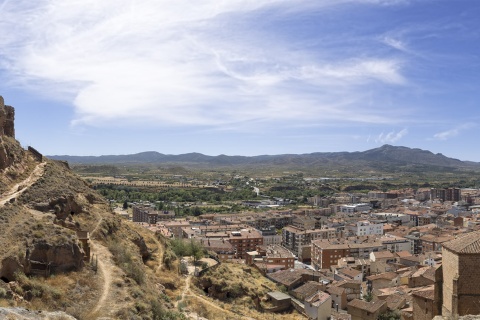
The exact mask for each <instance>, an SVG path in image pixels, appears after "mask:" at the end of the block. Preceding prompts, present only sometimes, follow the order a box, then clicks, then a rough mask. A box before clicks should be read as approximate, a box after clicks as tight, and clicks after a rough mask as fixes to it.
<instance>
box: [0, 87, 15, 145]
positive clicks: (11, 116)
mask: <svg viewBox="0 0 480 320" xmlns="http://www.w3.org/2000/svg"><path fill="white" fill-rule="evenodd" d="M3 135H5V136H8V137H12V138H15V109H14V108H13V107H11V106H6V105H5V102H4V100H3V97H2V96H0V136H3Z"/></svg>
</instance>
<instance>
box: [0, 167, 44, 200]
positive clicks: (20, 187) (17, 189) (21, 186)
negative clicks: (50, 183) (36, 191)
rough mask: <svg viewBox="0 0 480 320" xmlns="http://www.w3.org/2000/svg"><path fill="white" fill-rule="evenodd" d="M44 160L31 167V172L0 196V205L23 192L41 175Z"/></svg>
mask: <svg viewBox="0 0 480 320" xmlns="http://www.w3.org/2000/svg"><path fill="white" fill-rule="evenodd" d="M46 164H47V163H46V162H41V163H39V164H37V166H36V167H35V168H34V169H33V171H32V173H30V175H29V176H28V177H27V178H26V179H24V180H23V181H20V182H18V183H16V184H15V185H14V186H13V187H11V188H10V190H9V191H8V192H7V193H5V194H2V195H1V196H0V206H3V205H5V203H7V202H8V201H10V200H11V199H13V198H16V197H18V196H19V195H21V194H22V193H24V192H25V191H26V190H27V189H28V188H29V187H31V186H32V185H33V184H34V183H35V182H37V180H38V179H40V177H41V176H42V175H43V173H44V172H45V165H46Z"/></svg>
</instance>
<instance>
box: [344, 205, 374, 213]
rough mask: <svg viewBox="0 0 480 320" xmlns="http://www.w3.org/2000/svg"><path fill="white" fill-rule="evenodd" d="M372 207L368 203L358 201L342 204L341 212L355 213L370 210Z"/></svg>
mask: <svg viewBox="0 0 480 320" xmlns="http://www.w3.org/2000/svg"><path fill="white" fill-rule="evenodd" d="M370 209H371V207H370V205H369V204H368V203H357V204H348V205H343V206H340V212H342V213H355V212H365V211H370Z"/></svg>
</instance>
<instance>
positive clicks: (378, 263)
mask: <svg viewBox="0 0 480 320" xmlns="http://www.w3.org/2000/svg"><path fill="white" fill-rule="evenodd" d="M396 262H397V259H396V258H395V256H394V254H393V253H391V252H390V251H378V252H372V253H370V272H371V273H372V274H377V273H384V272H389V271H393V270H394V269H395V267H394V264H395V263H396Z"/></svg>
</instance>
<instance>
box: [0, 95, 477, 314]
mask: <svg viewBox="0 0 480 320" xmlns="http://www.w3.org/2000/svg"><path fill="white" fill-rule="evenodd" d="M0 120H1V121H0V128H1V129H2V130H1V143H2V147H3V148H1V149H0V160H1V161H0V166H1V169H2V175H1V176H0V178H1V182H2V184H1V190H2V191H1V192H2V195H1V198H0V231H1V232H0V237H1V241H2V244H3V246H2V248H0V261H1V264H0V279H1V281H0V315H1V317H3V318H7V319H95V318H102V319H105V318H110V319H270V318H272V319H318V320H327V319H353V320H357V319H358V320H360V319H414V320H417V319H455V318H458V317H459V316H470V315H476V314H479V313H480V304H479V303H478V302H479V300H478V299H479V298H478V297H479V296H480V292H479V290H480V286H479V283H478V279H480V274H479V273H480V271H479V270H480V269H479V268H478V262H479V261H480V229H479V225H480V219H479V213H480V189H478V188H476V187H475V185H476V184H477V182H478V181H477V178H476V174H475V172H476V171H475V170H477V169H476V167H475V166H473V167H472V164H468V166H467V168H465V167H459V168H458V177H457V178H453V179H452V178H451V175H450V174H449V173H447V175H446V177H442V175H441V174H440V175H439V174H438V173H435V174H434V175H433V176H434V179H432V183H433V184H435V185H437V186H432V185H430V183H428V182H426V181H425V179H426V177H425V176H422V177H421V178H419V181H412V176H411V174H407V175H405V174H401V175H400V176H398V174H395V173H388V174H387V173H386V172H383V173H381V172H377V173H375V174H373V173H372V177H371V178H365V173H362V174H361V176H359V177H357V178H352V177H351V176H350V177H338V176H337V177H335V178H310V177H304V175H303V174H302V173H301V172H295V173H291V172H286V173H285V172H283V173H281V174H278V173H277V174H278V176H273V177H272V178H266V177H265V175H263V176H262V177H260V178H255V177H253V176H255V174H253V176H252V175H251V176H250V177H247V176H244V175H242V174H239V171H238V170H239V169H234V170H233V172H232V173H231V174H230V175H228V174H226V173H225V172H226V171H225V170H227V169H225V167H223V168H222V169H220V171H215V170H212V169H209V171H208V172H207V173H206V174H204V175H200V174H199V173H198V171H189V170H193V169H189V170H186V169H185V168H182V167H180V166H178V165H177V166H174V167H173V168H174V169H173V171H172V170H171V169H169V166H170V165H166V167H162V168H163V169H161V170H163V171H165V172H170V173H164V175H163V177H162V178H161V179H160V180H159V178H158V175H154V179H153V180H148V175H147V174H146V172H147V171H148V170H146V169H142V172H143V175H144V176H143V177H131V176H128V175H126V176H118V175H117V176H110V175H109V174H110V173H111V171H112V167H113V168H115V165H110V166H104V165H100V166H98V165H91V166H90V165H87V166H85V165H79V164H75V163H72V164H69V163H68V162H66V161H64V160H61V159H57V160H50V159H48V158H47V157H45V156H44V155H43V154H42V153H40V152H39V151H38V150H36V149H35V148H34V147H31V146H29V147H27V148H26V149H25V148H23V147H21V146H20V145H19V143H18V141H16V140H15V123H14V122H15V109H14V108H13V107H10V106H6V105H4V102H3V98H1V97H0ZM385 148H386V149H390V150H391V149H392V147H391V146H386V147H382V148H381V150H382V153H384V152H385ZM410 152H411V150H410ZM413 152H418V151H413ZM421 152H422V153H425V152H424V151H421ZM427 154H428V152H427ZM436 157H441V159H442V161H444V159H443V156H438V155H437V156H436ZM432 165H433V162H432ZM137 166H138V164H137ZM140 166H142V165H140ZM71 167H73V170H72V168H71ZM123 167H124V169H123V170H126V171H127V172H133V175H134V176H137V175H138V169H136V167H135V166H133V167H132V166H129V167H128V168H127V169H125V168H126V167H125V166H123ZM99 168H100V169H99ZM118 170H120V169H118ZM156 170H157V169H156ZM242 170H246V169H245V168H243V169H242ZM280 170H284V169H283V168H281V169H280ZM413 170H418V169H415V168H414V169H413ZM456 170H457V169H456ZM75 171H76V172H79V173H80V174H81V175H82V176H83V178H80V176H79V175H77V174H75ZM91 171H95V172H96V174H95V175H94V176H92V172H91ZM113 171H117V169H115V170H113ZM177 171H181V172H183V174H182V175H179V174H178V173H177ZM227 171H228V170H227ZM273 171H278V169H277V170H273ZM191 172H195V173H194V175H195V176H196V178H195V179H191V178H189V177H188V175H190V174H191ZM256 172H261V170H257V171H256ZM310 173H311V172H310ZM472 173H473V175H472ZM156 174H157V173H156ZM271 174H272V172H271V170H270V171H269V173H268V175H271ZM350 174H351V173H350ZM469 174H470V175H471V176H470V177H469V176H468V175H469ZM284 175H286V177H285V176H284ZM337 175H338V172H337ZM215 176H219V177H223V178H217V179H213V178H212V177H215ZM229 176H230V177H231V178H227V177H229ZM405 176H407V177H408V181H405ZM205 177H207V178H205ZM399 177H403V178H399ZM459 177H462V179H458V178H459ZM175 181H177V182H175ZM178 181H180V182H178ZM448 181H453V183H454V184H455V185H451V186H446V184H447V183H448ZM455 181H457V182H455ZM205 182H207V183H205ZM387 183H388V184H387ZM403 184H407V185H406V186H404V187H403V188H399V186H401V185H403ZM412 185H417V186H420V185H421V186H420V187H418V188H413V187H412ZM427 185H430V187H427ZM467 185H470V187H466V186H467ZM375 186H380V187H381V188H382V189H384V190H379V189H375ZM387 186H391V187H393V186H395V187H397V188H388V187H387ZM342 190H343V191H342ZM315 193H317V194H316V195H315ZM282 194H283V195H284V197H280V195H282ZM312 194H313V195H312ZM104 196H108V197H110V199H106V198H104ZM197 196H198V198H196V197H197ZM287 197H288V198H287ZM146 198H147V199H150V200H144V199H146ZM155 199H157V200H155ZM158 199H162V200H158ZM437 317H439V318H437Z"/></svg>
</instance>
